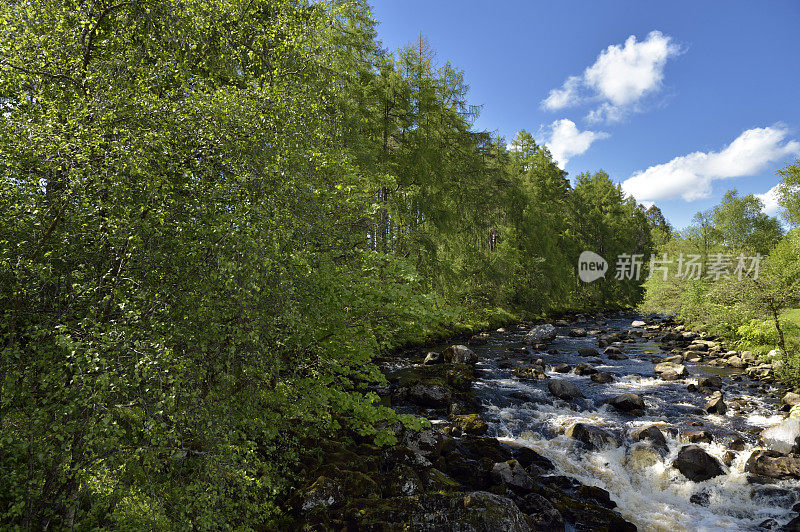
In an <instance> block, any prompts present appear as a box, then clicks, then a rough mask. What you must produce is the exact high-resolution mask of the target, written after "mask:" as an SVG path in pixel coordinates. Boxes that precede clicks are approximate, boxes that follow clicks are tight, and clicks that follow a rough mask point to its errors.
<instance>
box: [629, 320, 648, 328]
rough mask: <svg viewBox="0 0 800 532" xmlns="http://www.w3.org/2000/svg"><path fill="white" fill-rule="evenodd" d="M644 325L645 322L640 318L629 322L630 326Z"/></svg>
mask: <svg viewBox="0 0 800 532" xmlns="http://www.w3.org/2000/svg"><path fill="white" fill-rule="evenodd" d="M645 325H647V324H646V323H645V322H643V321H641V320H636V321H634V322H632V323H631V327H644V326H645Z"/></svg>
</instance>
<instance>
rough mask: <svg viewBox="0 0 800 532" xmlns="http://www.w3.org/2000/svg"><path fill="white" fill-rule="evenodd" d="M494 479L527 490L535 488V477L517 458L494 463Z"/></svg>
mask: <svg viewBox="0 0 800 532" xmlns="http://www.w3.org/2000/svg"><path fill="white" fill-rule="evenodd" d="M492 480H494V481H495V482H496V483H497V484H504V485H506V486H510V487H512V488H518V489H521V490H526V491H529V490H530V489H532V488H533V479H532V478H531V476H530V475H529V474H528V472H527V471H525V468H523V467H522V465H520V463H519V462H517V461H516V460H508V461H507V462H497V463H496V464H494V466H493V467H492Z"/></svg>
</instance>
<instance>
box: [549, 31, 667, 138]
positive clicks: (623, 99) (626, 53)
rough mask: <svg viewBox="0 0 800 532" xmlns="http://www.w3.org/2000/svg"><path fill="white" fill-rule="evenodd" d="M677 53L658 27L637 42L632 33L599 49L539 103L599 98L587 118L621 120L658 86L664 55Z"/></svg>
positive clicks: (554, 105) (553, 107)
mask: <svg viewBox="0 0 800 532" xmlns="http://www.w3.org/2000/svg"><path fill="white" fill-rule="evenodd" d="M679 53H680V47H679V46H677V45H676V44H674V43H673V42H672V38H671V37H670V36H668V35H664V34H663V33H661V32H660V31H651V32H650V33H649V34H648V35H647V39H645V40H644V41H640V42H639V41H637V40H636V36H635V35H631V36H630V37H628V38H627V40H626V41H625V44H624V45H620V44H613V45H611V46H609V47H608V48H606V49H605V50H603V51H602V52H600V55H599V56H598V57H597V60H596V61H595V62H594V64H593V65H591V66H589V67H588V68H587V69H586V70H584V72H583V74H581V75H580V76H570V77H569V78H567V80H566V81H565V82H564V84H563V85H562V86H561V88H558V89H552V90H551V91H550V94H549V95H548V96H547V98H545V99H544V100H543V101H542V106H543V107H544V108H545V109H548V110H550V111H554V110H558V109H563V108H565V107H570V106H574V105H577V104H579V103H581V102H583V101H586V100H591V101H599V102H600V105H599V106H598V107H597V108H596V109H594V110H592V111H591V112H590V113H589V115H588V116H587V118H588V119H589V120H590V121H594V122H598V121H602V120H606V121H609V122H613V121H618V120H621V119H622V118H623V117H624V116H625V115H626V114H627V113H628V112H630V111H631V110H637V109H638V104H639V102H640V100H641V99H642V98H644V97H645V96H647V95H648V94H651V93H654V92H657V91H658V90H659V89H660V88H661V83H662V81H663V79H664V66H665V65H666V63H667V59H669V58H670V57H673V56H675V55H678V54H679Z"/></svg>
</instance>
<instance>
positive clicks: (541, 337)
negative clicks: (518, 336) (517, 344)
mask: <svg viewBox="0 0 800 532" xmlns="http://www.w3.org/2000/svg"><path fill="white" fill-rule="evenodd" d="M555 339H556V328H555V327H554V326H553V325H552V324H551V323H545V324H543V325H537V326H536V327H534V328H533V329H531V330H530V331H528V334H526V335H525V338H524V339H523V341H524V342H525V343H526V344H546V343H547V342H551V341H553V340H555Z"/></svg>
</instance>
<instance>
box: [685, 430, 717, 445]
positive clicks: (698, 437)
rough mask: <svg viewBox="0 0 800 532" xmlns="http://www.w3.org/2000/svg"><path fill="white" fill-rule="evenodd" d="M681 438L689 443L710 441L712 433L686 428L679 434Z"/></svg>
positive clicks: (712, 437) (712, 438) (712, 436)
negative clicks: (686, 429)
mask: <svg viewBox="0 0 800 532" xmlns="http://www.w3.org/2000/svg"><path fill="white" fill-rule="evenodd" d="M681 439H682V440H683V441H687V442H689V443H711V442H712V441H713V440H714V435H713V434H711V433H710V432H709V431H707V430H688V431H686V432H684V433H683V434H682V435H681Z"/></svg>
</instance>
